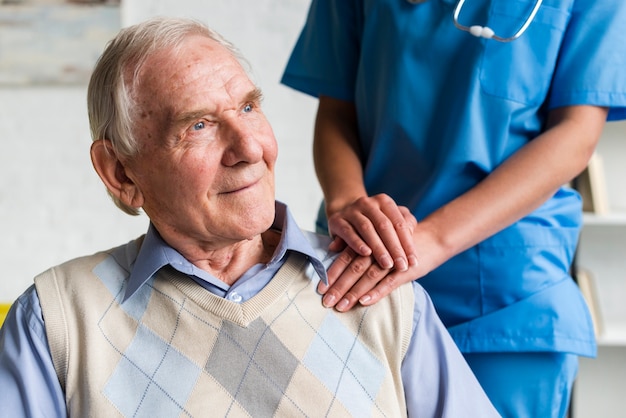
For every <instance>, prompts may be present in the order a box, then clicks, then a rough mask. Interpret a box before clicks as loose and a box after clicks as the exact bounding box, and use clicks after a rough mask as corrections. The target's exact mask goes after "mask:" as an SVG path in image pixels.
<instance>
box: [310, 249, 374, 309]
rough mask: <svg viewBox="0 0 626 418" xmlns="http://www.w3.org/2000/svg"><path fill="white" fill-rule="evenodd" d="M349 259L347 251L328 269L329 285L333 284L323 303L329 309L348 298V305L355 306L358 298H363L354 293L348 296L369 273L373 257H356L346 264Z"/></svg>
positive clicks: (327, 291)
mask: <svg viewBox="0 0 626 418" xmlns="http://www.w3.org/2000/svg"><path fill="white" fill-rule="evenodd" d="M348 258H349V252H348V250H346V251H344V252H342V253H341V254H340V257H339V258H338V259H337V260H335V261H334V262H333V264H332V265H331V267H330V268H329V269H328V272H327V274H328V276H329V283H332V284H331V285H330V287H329V288H328V289H327V290H326V293H325V294H324V297H323V299H322V303H323V304H324V306H326V307H327V308H331V307H334V306H335V305H336V304H337V303H338V302H339V301H341V300H342V299H344V298H348V299H349V302H348V303H349V304H350V305H351V306H353V305H354V303H356V302H357V301H358V298H359V297H360V296H362V294H354V293H353V294H350V295H347V293H348V292H349V291H350V289H351V288H352V287H353V286H354V284H355V283H356V282H357V281H358V280H359V279H361V276H363V275H364V273H365V272H366V271H368V268H369V267H370V266H371V265H372V261H373V260H372V258H371V257H356V258H353V259H352V261H350V262H349V263H347V264H346V262H347V260H348ZM370 288H371V287H370ZM344 304H345V303H344Z"/></svg>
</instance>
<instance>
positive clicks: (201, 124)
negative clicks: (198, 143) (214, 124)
mask: <svg viewBox="0 0 626 418" xmlns="http://www.w3.org/2000/svg"><path fill="white" fill-rule="evenodd" d="M192 129H193V130H194V131H199V130H201V129H204V122H198V123H195V124H194V125H193V128H192Z"/></svg>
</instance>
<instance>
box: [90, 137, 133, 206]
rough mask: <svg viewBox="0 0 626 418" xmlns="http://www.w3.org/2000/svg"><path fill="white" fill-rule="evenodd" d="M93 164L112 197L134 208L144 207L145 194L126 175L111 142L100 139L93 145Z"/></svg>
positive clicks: (124, 168)
mask: <svg viewBox="0 0 626 418" xmlns="http://www.w3.org/2000/svg"><path fill="white" fill-rule="evenodd" d="M91 162H92V164H93V167H94V168H95V169H96V172H97V173H98V176H100V179H101V180H102V182H103V183H104V185H105V186H106V188H107V189H108V190H109V193H110V194H111V195H112V196H114V197H116V198H117V199H119V200H120V201H121V202H122V203H124V204H126V205H128V206H130V207H133V208H137V209H139V208H141V206H143V194H142V193H141V191H140V190H139V188H138V187H137V185H136V184H135V183H134V182H133V181H132V180H131V179H130V178H129V177H128V176H127V175H126V167H125V166H124V164H123V163H122V162H121V161H120V159H119V158H118V157H117V154H116V153H115V150H114V149H113V144H111V141H109V140H108V139H98V140H96V141H94V142H93V143H92V144H91Z"/></svg>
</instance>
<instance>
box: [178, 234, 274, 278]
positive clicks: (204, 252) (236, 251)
mask: <svg viewBox="0 0 626 418" xmlns="http://www.w3.org/2000/svg"><path fill="white" fill-rule="evenodd" d="M280 237H281V235H280V232H278V231H274V230H272V229H269V230H267V231H265V232H264V233H262V234H261V235H257V236H256V237H254V238H251V239H248V240H243V241H238V242H236V243H233V244H231V245H226V246H224V247H222V248H218V249H204V248H202V247H201V246H198V245H193V244H190V245H187V246H179V248H176V247H174V248H176V250H177V251H178V252H180V253H181V254H182V255H183V257H185V258H186V259H187V260H189V261H190V262H191V263H192V264H194V265H195V266H196V267H198V268H200V269H202V270H204V271H206V272H207V273H209V274H210V275H212V276H214V277H216V278H218V279H219V280H221V281H223V282H224V283H226V284H227V285H229V286H232V285H233V284H234V283H235V282H236V281H237V280H238V279H239V278H240V277H241V276H242V275H243V274H244V273H245V272H246V271H248V270H249V269H250V268H251V267H252V266H254V265H255V264H267V263H268V262H269V261H270V260H271V259H272V256H273V254H274V252H275V250H276V247H277V246H278V243H279V241H280ZM170 245H171V244H170Z"/></svg>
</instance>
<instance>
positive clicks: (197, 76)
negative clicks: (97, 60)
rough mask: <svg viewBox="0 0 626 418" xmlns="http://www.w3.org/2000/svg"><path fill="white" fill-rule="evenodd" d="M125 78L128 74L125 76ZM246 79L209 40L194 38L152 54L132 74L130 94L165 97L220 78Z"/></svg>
mask: <svg viewBox="0 0 626 418" xmlns="http://www.w3.org/2000/svg"><path fill="white" fill-rule="evenodd" d="M126 75H127V76H129V75H130V74H126ZM225 75H226V76H227V77H236V76H237V77H246V78H247V76H248V75H247V73H246V71H245V70H244V69H243V67H242V66H241V64H240V63H239V61H238V60H237V58H236V57H235V56H233V54H232V53H231V52H230V51H229V50H228V49H227V48H226V47H224V46H222V45H221V44H219V43H218V42H216V41H214V40H213V39H210V38H207V37H204V36H200V35H195V36H190V37H188V38H187V39H185V40H184V41H183V42H182V43H181V44H179V45H176V46H171V47H167V48H163V49H160V50H157V51H155V52H154V53H152V54H151V55H150V56H149V57H148V58H147V59H146V60H145V61H144V62H143V63H142V64H141V66H140V67H139V68H138V69H136V71H135V73H134V74H132V85H133V90H134V91H133V93H134V95H135V96H139V95H141V94H142V93H144V92H145V93H147V94H149V95H152V96H153V97H154V94H155V93H157V94H158V93H167V92H168V91H171V90H172V89H176V88H180V87H182V86H183V85H185V84H190V83H193V82H194V81H197V82H200V83H211V82H212V81H213V80H214V81H215V82H216V83H219V82H220V77H221V78H224V77H225Z"/></svg>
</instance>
